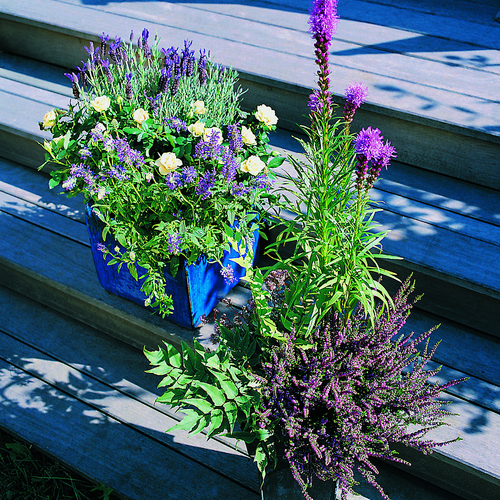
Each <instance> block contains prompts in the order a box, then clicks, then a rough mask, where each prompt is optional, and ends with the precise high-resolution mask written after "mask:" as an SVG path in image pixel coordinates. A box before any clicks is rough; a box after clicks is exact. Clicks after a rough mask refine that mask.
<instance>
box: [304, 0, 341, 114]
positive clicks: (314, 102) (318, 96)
mask: <svg viewBox="0 0 500 500" xmlns="http://www.w3.org/2000/svg"><path fill="white" fill-rule="evenodd" d="M337 22H338V16H337V0H314V3H313V7H312V11H311V17H310V19H309V25H310V32H311V33H312V35H313V38H314V40H315V44H314V48H315V51H314V54H315V56H316V64H317V65H318V67H319V70H318V77H319V78H318V87H319V90H317V91H315V92H314V93H313V94H312V95H311V97H310V101H309V108H310V109H311V111H312V113H313V114H324V115H326V116H329V115H330V113H331V92H330V79H329V77H328V75H329V74H330V67H329V62H328V54H329V47H330V43H331V41H332V37H333V34H334V33H335V29H336V27H337Z"/></svg>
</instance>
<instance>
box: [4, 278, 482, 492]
mask: <svg viewBox="0 0 500 500" xmlns="http://www.w3.org/2000/svg"><path fill="white" fill-rule="evenodd" d="M0 308H1V311H2V314H1V320H0V404H1V405H2V408H3V411H2V412H1V413H0V427H2V428H4V429H6V430H8V431H9V432H12V433H14V434H16V435H17V436H19V437H21V438H22V439H25V440H27V441H29V442H30V443H32V444H34V445H35V446H36V447H38V448H40V449H41V450H42V451H44V452H45V453H48V454H50V455H52V456H53V457H55V458H56V459H57V460H59V461H62V462H63V463H65V464H66V465H68V466H70V467H71V468H73V469H75V470H77V471H78V472H79V473H81V474H83V475H85V476H89V477H90V478H91V479H92V480H94V481H99V482H103V483H105V484H106V485H108V486H110V487H112V488H113V489H114V492H115V493H116V494H118V495H119V496H120V497H123V498H127V499H132V500H143V499H144V498H176V499H178V500H187V499H190V500H191V499H193V500H210V499H214V500H215V499H222V498H231V499H233V498H235V499H242V500H251V499H253V498H255V499H256V498H260V496H259V495H258V494H257V493H256V490H257V488H258V482H257V473H256V467H255V465H254V464H253V463H252V462H251V460H250V459H249V458H247V455H246V453H245V452H244V451H243V450H242V449H241V447H239V448H238V449H235V447H234V442H233V441H232V440H227V439H224V438H219V439H217V440H209V441H206V440H205V437H204V435H203V434H201V435H198V436H193V437H188V436H187V435H186V434H185V433H182V432H175V431H174V432H171V433H168V434H164V431H165V430H166V429H167V428H168V427H169V426H171V425H172V422H175V421H176V420H178V419H179V418H180V416H179V415H178V414H176V413H174V412H173V411H172V409H170V408H169V407H167V406H165V405H154V404H153V402H154V399H155V398H156V396H157V395H158V394H159V391H158V390H157V389H156V388H155V384H156V382H157V380H156V377H154V376H152V375H150V374H146V373H145V372H144V370H145V368H147V360H146V359H145V357H144V356H143V355H142V354H141V352H140V351H138V350H137V349H133V348H131V347H130V346H128V345H126V344H123V343H122V342H120V341H117V340H116V339H113V338H111V337H109V336H108V335H104V334H102V333H101V332H99V331H98V330H95V329H91V328H89V327H87V326H85V325H83V324H81V323H79V322H77V321H75V320H74V319H72V318H69V317H68V316H65V315H62V314H59V313H57V312H55V311H53V310H51V309H48V308H46V307H43V306H42V305H40V304H39V303H37V302H35V301H32V300H30V299H28V298H26V297H24V296H22V295H19V294H17V293H15V292H12V291H11V290H8V289H6V288H4V287H1V286H0ZM379 468H380V472H381V474H380V482H381V484H382V486H383V487H384V489H385V490H386V492H387V493H388V494H389V495H390V497H391V498H392V500H423V499H425V500H455V499H456V498H457V497H456V495H455V494H452V493H448V492H446V491H444V490H441V489H440V488H437V487H435V486H433V485H432V484H430V483H427V482H426V481H424V480H421V479H418V478H415V477H413V476H411V475H409V474H408V473H407V472H404V471H399V470H396V469H394V468H393V467H390V466H388V465H387V464H383V463H380V464H379ZM193 477H196V481H193V480H192V479H193ZM356 491H357V493H358V494H359V495H360V496H356V497H354V496H349V500H354V499H355V498H357V499H359V500H375V499H378V498H379V494H378V492H376V491H375V490H374V489H373V488H371V487H369V486H367V485H366V484H361V485H360V486H359V487H357V488H356ZM485 498H486V497H485Z"/></svg>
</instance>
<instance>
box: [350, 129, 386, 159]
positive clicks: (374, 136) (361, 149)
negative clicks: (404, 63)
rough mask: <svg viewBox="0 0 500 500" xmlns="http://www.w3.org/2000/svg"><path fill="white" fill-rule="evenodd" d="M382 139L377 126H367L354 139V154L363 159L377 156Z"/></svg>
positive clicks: (379, 152) (380, 148)
mask: <svg viewBox="0 0 500 500" xmlns="http://www.w3.org/2000/svg"><path fill="white" fill-rule="evenodd" d="M382 139H383V137H382V136H381V135H380V130H379V129H378V128H374V129H373V128H371V127H368V128H367V129H362V130H361V131H360V132H359V134H358V135H357V136H356V138H355V139H354V147H355V149H356V155H357V156H358V158H359V157H363V158H364V159H365V160H368V161H370V160H372V159H375V158H378V157H379V156H380V154H381V150H382Z"/></svg>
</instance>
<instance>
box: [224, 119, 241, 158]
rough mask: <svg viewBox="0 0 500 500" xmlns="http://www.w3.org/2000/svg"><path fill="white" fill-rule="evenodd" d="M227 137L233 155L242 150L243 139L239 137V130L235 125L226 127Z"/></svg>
mask: <svg viewBox="0 0 500 500" xmlns="http://www.w3.org/2000/svg"><path fill="white" fill-rule="evenodd" d="M227 136H228V139H229V147H230V148H231V150H232V151H234V152H235V153H237V152H239V151H242V150H243V139H242V137H241V129H240V127H239V125H238V124H237V123H234V124H230V125H228V126H227Z"/></svg>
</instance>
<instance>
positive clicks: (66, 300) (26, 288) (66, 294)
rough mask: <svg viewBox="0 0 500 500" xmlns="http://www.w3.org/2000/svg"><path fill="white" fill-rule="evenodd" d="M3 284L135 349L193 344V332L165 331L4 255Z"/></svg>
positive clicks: (171, 328) (171, 326)
mask: <svg viewBox="0 0 500 500" xmlns="http://www.w3.org/2000/svg"><path fill="white" fill-rule="evenodd" d="M0 282H1V283H2V284H3V285H4V286H6V287H8V288H11V289H12V290H15V291H16V292H18V293H21V294H23V295H25V296H27V297H29V298H31V299H33V300H36V301H37V302H40V303H41V304H44V305H46V306H48V307H50V308H52V309H54V310H56V311H59V312H61V313H63V314H66V315H67V316H70V317H72V318H74V319H76V320H78V321H80V322H82V323H84V324H87V325H89V326H90V327H92V328H95V329H96V330H99V331H102V332H103V333H105V334H107V335H110V336H111V337H114V338H116V339H118V340H121V341H122V342H125V343H127V344H129V345H131V346H133V347H135V348H138V349H141V350H142V349H143V348H144V347H146V348H147V349H150V350H154V349H157V347H158V345H160V344H162V342H163V341H168V342H169V343H171V344H172V345H173V346H174V347H176V348H178V349H179V348H181V342H182V341H184V342H186V343H188V344H192V337H193V331H189V330H186V329H184V328H182V327H180V326H177V325H175V324H173V323H171V322H168V321H165V329H162V328H159V327H157V326H155V325H152V324H150V323H147V322H145V321H143V320H141V319H139V318H136V317H135V316H133V315H131V314H127V313H125V312H123V311H119V310H117V309H115V308H113V307H111V306H109V305H108V304H105V303H102V302H100V301H98V300H95V299H94V298H92V297H89V296H87V295H85V294H83V293H81V292H79V291H78V290H75V289H73V288H70V287H68V286H66V285H63V284H61V283H58V282H57V281H55V280H52V279H50V278H47V277H45V276H41V275H39V274H37V273H35V272H33V271H31V270H29V269H26V268H24V267H22V266H20V265H18V264H16V263H14V262H11V261H9V260H8V259H5V258H4V257H2V256H0Z"/></svg>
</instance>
